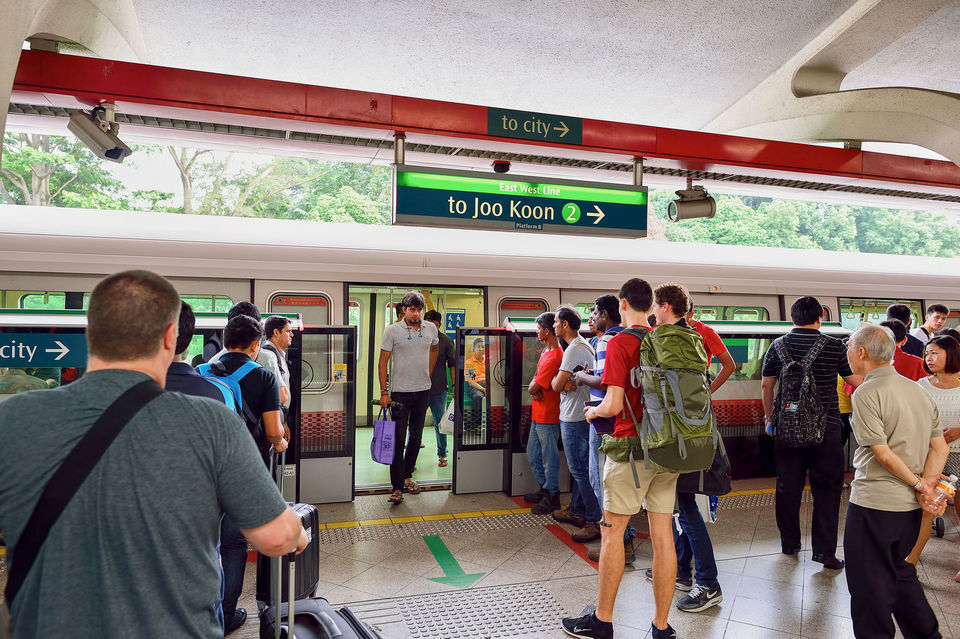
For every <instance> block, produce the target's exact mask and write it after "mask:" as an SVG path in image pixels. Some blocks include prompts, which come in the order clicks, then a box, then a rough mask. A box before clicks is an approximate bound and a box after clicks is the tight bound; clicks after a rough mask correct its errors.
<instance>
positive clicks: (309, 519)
mask: <svg viewBox="0 0 960 639" xmlns="http://www.w3.org/2000/svg"><path fill="white" fill-rule="evenodd" d="M272 461H273V470H274V472H276V477H277V486H278V487H279V488H280V490H281V491H282V490H283V468H284V463H283V456H282V454H280V455H273V460H272ZM290 507H291V508H293V512H295V513H297V515H298V516H299V517H300V523H301V524H302V525H303V528H304V530H306V531H307V536H308V537H309V538H310V543H309V544H307V547H306V549H305V550H304V551H303V552H302V553H300V554H299V555H287V556H285V557H281V558H280V563H281V570H280V574H281V575H282V578H281V579H282V581H281V583H280V592H281V593H282V595H281V597H282V598H281V601H288V600H289V595H288V594H287V593H288V591H289V587H288V584H287V582H288V580H289V576H288V575H289V574H290V570H289V568H288V564H289V563H290V557H294V558H295V562H296V564H297V570H296V581H295V582H294V592H295V595H296V599H306V598H307V597H312V596H313V593H314V592H316V590H317V584H318V583H320V538H319V536H318V533H319V529H320V515H319V513H318V512H317V508H316V506H313V505H311V504H290ZM274 561H275V558H274V559H271V558H270V557H266V556H264V555H258V556H257V606H258V607H259V608H260V609H263V608H264V607H266V606H267V605H268V604H269V603H270V602H271V601H273V599H272V597H271V593H272V589H271V585H272V584H273V582H274V580H275V575H276V574H277V573H276V572H275V570H271V564H272V563H273V562H274Z"/></svg>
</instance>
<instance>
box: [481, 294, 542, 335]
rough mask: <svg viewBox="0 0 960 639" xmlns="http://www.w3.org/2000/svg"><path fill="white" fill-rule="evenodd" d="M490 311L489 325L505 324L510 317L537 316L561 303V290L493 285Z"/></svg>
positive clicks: (489, 296) (486, 323)
mask: <svg viewBox="0 0 960 639" xmlns="http://www.w3.org/2000/svg"><path fill="white" fill-rule="evenodd" d="M487 297H488V298H489V300H490V312H489V315H488V317H487V320H486V322H484V324H485V325H487V326H503V322H504V320H505V319H506V318H508V317H536V316H537V315H539V314H540V313H543V312H545V311H552V310H554V309H556V308H557V306H559V305H560V290H559V289H555V288H513V287H503V286H491V287H490V288H489V289H488V290H487Z"/></svg>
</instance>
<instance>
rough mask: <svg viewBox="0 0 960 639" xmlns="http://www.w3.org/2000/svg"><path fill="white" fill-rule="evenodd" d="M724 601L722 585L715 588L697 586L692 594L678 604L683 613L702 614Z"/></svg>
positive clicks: (691, 591)
mask: <svg viewBox="0 0 960 639" xmlns="http://www.w3.org/2000/svg"><path fill="white" fill-rule="evenodd" d="M721 601H723V593H722V592H721V591H720V584H717V585H715V586H710V587H707V586H701V585H700V584H697V585H696V586H694V587H693V589H692V590H690V594H689V595H687V596H686V597H684V598H683V599H681V600H680V601H678V602H677V608H678V609H679V610H682V611H683V612H700V611H701V610H706V609H707V608H709V607H711V606H716V605H717V604H718V603H720V602H721Z"/></svg>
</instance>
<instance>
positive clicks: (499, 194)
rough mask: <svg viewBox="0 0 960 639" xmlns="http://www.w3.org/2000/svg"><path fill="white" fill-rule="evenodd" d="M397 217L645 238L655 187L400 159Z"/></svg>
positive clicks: (405, 221) (416, 222)
mask: <svg viewBox="0 0 960 639" xmlns="http://www.w3.org/2000/svg"><path fill="white" fill-rule="evenodd" d="M395 179H396V188H394V191H393V192H394V201H393V204H394V207H393V222H394V224H410V225H414V226H457V227H466V228H475V229H488V230H501V231H530V232H542V233H569V234H574V235H611V236H619V237H645V236H646V234H647V189H646V187H642V186H633V185H626V184H606V183H602V182H579V181H573V180H549V181H544V180H543V179H541V178H533V177H523V176H511V175H504V176H503V177H501V176H499V175H486V174H482V173H477V172H472V171H452V170H444V169H434V168H426V167H410V166H398V167H397V170H396V171H395Z"/></svg>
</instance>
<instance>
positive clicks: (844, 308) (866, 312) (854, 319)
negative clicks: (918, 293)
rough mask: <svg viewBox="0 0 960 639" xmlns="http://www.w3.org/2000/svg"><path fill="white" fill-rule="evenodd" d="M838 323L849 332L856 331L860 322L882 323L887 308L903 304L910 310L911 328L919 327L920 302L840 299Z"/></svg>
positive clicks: (862, 298) (838, 299)
mask: <svg viewBox="0 0 960 639" xmlns="http://www.w3.org/2000/svg"><path fill="white" fill-rule="evenodd" d="M837 301H838V302H839V303H840V323H841V324H842V325H843V327H844V328H848V329H850V330H851V331H855V330H857V328H859V327H860V323H861V322H872V323H876V322H882V321H883V320H885V319H886V318H887V307H888V306H890V305H891V304H905V305H906V306H907V307H909V308H910V317H911V319H912V320H913V326H919V325H920V323H921V320H920V318H921V317H922V314H921V312H920V300H891V299H877V298H865V297H858V298H853V297H840V298H837Z"/></svg>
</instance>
